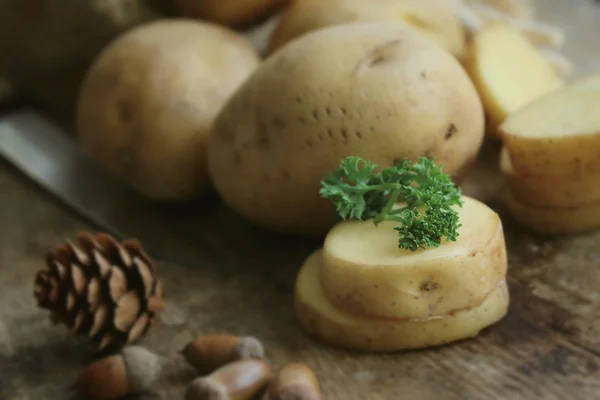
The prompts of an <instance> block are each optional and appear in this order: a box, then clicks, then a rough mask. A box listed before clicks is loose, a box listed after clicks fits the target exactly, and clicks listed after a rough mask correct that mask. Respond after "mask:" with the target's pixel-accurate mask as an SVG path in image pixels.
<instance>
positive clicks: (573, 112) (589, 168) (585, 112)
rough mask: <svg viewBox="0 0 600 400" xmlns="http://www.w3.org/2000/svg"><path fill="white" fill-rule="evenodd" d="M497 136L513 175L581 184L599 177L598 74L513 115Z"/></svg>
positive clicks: (599, 110) (599, 116)
mask: <svg viewBox="0 0 600 400" xmlns="http://www.w3.org/2000/svg"><path fill="white" fill-rule="evenodd" d="M500 132H501V134H502V138H503V142H504V144H505V146H506V148H507V149H508V152H509V154H510V158H511V161H512V165H513V167H514V170H515V172H516V173H517V174H519V175H533V176H536V175H538V176H539V175H550V176H563V177H565V179H572V178H575V179H578V178H579V179H581V176H582V175H583V174H586V175H587V174H590V173H592V174H593V173H600V74H598V75H592V76H589V77H586V78H583V79H580V80H578V81H576V82H574V83H572V84H570V85H568V86H566V87H564V88H562V89H560V90H557V91H554V92H553V93H550V94H548V95H546V96H543V97H542V98H540V99H538V100H536V101H534V102H533V103H532V104H529V105H528V106H526V107H524V108H522V109H521V110H519V111H517V112H515V113H513V114H512V115H511V116H510V117H509V118H507V120H506V121H505V122H504V123H503V124H502V125H501V127H500Z"/></svg>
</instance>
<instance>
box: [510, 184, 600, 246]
mask: <svg viewBox="0 0 600 400" xmlns="http://www.w3.org/2000/svg"><path fill="white" fill-rule="evenodd" d="M504 202H505V204H506V207H507V208H508V210H509V211H510V213H511V214H512V216H513V218H514V219H515V220H516V221H517V222H519V223H520V224H522V225H524V226H526V227H528V228H529V229H531V230H532V231H534V232H537V233H541V234H548V235H571V234H580V233H586V232H590V231H593V230H596V229H599V228H600V201H599V202H596V203H592V204H586V205H582V206H572V207H535V206H530V205H527V204H523V203H522V202H521V201H520V200H517V199H516V198H515V196H514V195H513V194H512V193H511V192H510V190H507V191H505V193H504Z"/></svg>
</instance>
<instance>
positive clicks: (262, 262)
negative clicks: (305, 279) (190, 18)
mask: <svg viewBox="0 0 600 400" xmlns="http://www.w3.org/2000/svg"><path fill="white" fill-rule="evenodd" d="M496 156H497V147H496V146H493V145H487V146H486V148H485V150H484V152H483V153H482V155H481V157H480V158H481V159H480V161H479V163H478V165H477V167H476V169H475V170H474V171H473V173H472V174H471V178H470V180H469V181H467V183H466V184H465V191H466V192H467V193H468V194H472V195H474V196H476V197H479V198H481V199H482V200H484V201H486V202H487V203H488V204H490V205H491V206H492V207H494V208H496V209H497V210H498V211H499V213H500V214H501V216H502V219H503V223H504V226H505V230H506V239H507V245H508V249H509V281H508V282H509V286H510V292H511V308H510V312H509V314H508V316H507V317H506V318H505V319H503V320H502V321H501V322H500V323H498V324H497V325H495V326H493V327H491V328H489V329H487V330H485V331H484V332H482V333H481V334H480V335H479V336H478V337H476V338H474V339H471V340H467V341H462V342H460V343H456V344H453V345H448V346H444V347H439V348H432V349H426V350H421V351H411V352H404V353H397V354H388V355H376V354H361V353H354V352H349V351H343V350H339V349H334V348H330V347H327V346H324V345H321V344H320V343H318V342H316V341H314V340H312V339H311V338H309V337H307V336H306V335H305V334H304V333H303V332H302V331H301V330H300V328H299V325H298V322H297V320H296V317H295V315H294V312H293V308H292V289H293V283H294V279H295V276H296V271H297V270H298V267H299V265H300V263H301V262H302V260H303V258H304V257H306V256H307V255H308V254H309V253H310V251H311V250H313V249H314V248H316V247H317V246H319V241H317V240H305V239H299V238H293V237H281V236H277V235H274V234H272V233H269V232H263V231H260V230H258V229H256V228H254V227H251V226H250V225H248V224H246V223H245V222H244V221H242V220H241V219H239V218H238V217H236V216H235V215H233V214H231V213H229V212H228V211H227V210H226V209H224V208H223V206H222V205H220V204H218V203H217V204H214V205H212V206H210V207H212V208H210V209H209V210H208V211H207V220H206V221H207V222H206V223H207V226H206V228H205V232H208V233H210V232H212V235H211V234H206V235H203V237H202V239H201V242H202V243H199V245H202V246H205V247H206V260H205V262H204V263H202V265H197V266H195V267H186V266H182V265H173V264H167V263H158V267H159V271H160V274H161V276H162V278H163V279H164V281H165V293H166V294H165V296H166V299H167V308H166V310H165V312H164V313H163V315H162V317H161V318H160V321H159V323H158V324H157V325H156V326H155V327H154V328H153V329H152V330H151V331H150V333H149V334H148V335H147V337H146V338H145V339H144V340H143V341H142V342H141V344H144V345H146V346H147V347H148V348H149V349H151V350H153V351H156V352H157V353H159V354H161V355H162V356H164V357H165V359H166V360H167V367H166V369H165V371H164V373H163V375H162V376H161V379H160V381H159V382H157V385H156V387H155V388H154V389H153V392H152V393H148V394H145V395H144V396H145V397H144V396H140V397H137V398H139V399H161V398H162V399H178V398H182V397H183V391H184V389H185V385H186V384H187V383H188V382H189V381H190V380H191V379H192V378H193V377H194V376H195V375H194V373H193V371H192V370H191V368H190V367H188V366H186V365H185V363H184V362H183V360H182V359H181V357H180V356H179V354H178V352H179V350H181V348H182V347H183V346H184V345H185V343H186V342H187V341H188V340H190V339H191V338H192V337H193V336H194V335H196V334H199V333H207V332H231V333H234V334H252V335H256V336H258V337H259V338H260V339H261V340H263V341H264V343H265V346H266V347H267V353H268V358H269V360H270V362H271V363H272V365H273V366H274V367H275V368H279V367H281V366H282V365H283V364H285V363H288V362H296V361H301V362H305V363H307V364H308V365H309V366H310V367H311V368H313V369H314V371H315V373H316V374H317V376H318V378H319V379H320V381H321V384H322V387H323V391H324V395H325V397H324V398H325V399H331V400H354V399H356V400H361V399H369V400H380V399H407V400H412V399H415V400H430V399H431V400H434V399H435V400H438V399H448V400H465V399H510V400H515V399H527V400H532V399H544V400H553V399H586V400H587V399H595V398H598V397H599V396H600V379H598V376H599V374H600V371H599V369H600V294H599V291H598V288H600V269H599V268H598V266H599V265H600V233H596V234H590V235H586V236H580V237H571V238H543V237H539V236H535V235H533V234H531V233H529V232H526V231H524V230H523V229H521V228H520V227H518V226H517V225H515V224H514V222H513V221H512V219H511V218H510V217H509V216H508V215H506V213H505V212H504V210H503V208H502V207H501V206H500V205H498V204H497V203H496V202H495V200H494V199H495V198H496V193H497V192H498V189H499V187H500V186H501V184H502V182H501V181H500V180H499V178H498V176H497V175H494V174H493V173H491V172H490V171H495V165H497V164H495V163H496V161H497V160H496ZM0 221H2V230H1V231H0V265H1V266H0V399H7V400H17V399H18V400H25V399H31V400H50V399H52V400H55V399H68V398H70V397H69V396H70V395H69V393H68V389H67V387H68V386H69V385H70V384H71V382H72V381H73V378H74V376H75V374H76V373H77V372H78V371H79V370H80V369H81V368H82V367H83V366H84V365H85V364H86V363H87V362H89V361H91V360H92V359H93V358H94V354H93V352H92V349H90V348H89V347H88V346H87V345H86V344H85V343H84V342H82V341H77V340H74V339H71V338H70V336H69V334H68V333H67V332H66V330H65V328H64V327H62V326H54V325H52V324H51V323H50V321H49V319H48V315H47V313H46V312H44V311H43V310H39V309H37V308H36V306H35V303H34V298H33V286H32V279H33V275H34V273H35V271H36V270H37V269H39V268H42V266H43V257H44V255H45V253H46V251H47V250H48V249H50V248H52V247H54V246H56V245H58V244H60V243H61V242H62V241H63V240H65V239H67V238H73V237H74V236H75V235H76V234H77V233H78V232H79V231H81V230H95V228H94V227H93V226H90V225H88V224H87V223H85V222H83V221H82V220H80V219H78V218H77V217H75V216H74V214H72V213H71V212H70V211H69V210H67V209H65V208H63V207H62V206H61V205H60V204H59V203H57V202H56V201H55V200H54V199H52V198H50V197H49V196H48V195H47V194H45V193H44V192H43V191H41V190H40V189H38V188H37V187H36V186H35V185H33V184H32V183H30V182H29V181H27V180H26V179H25V178H24V177H22V176H21V175H20V174H19V173H18V172H17V171H15V170H13V169H12V167H10V166H9V165H7V164H6V163H4V162H1V163H0Z"/></svg>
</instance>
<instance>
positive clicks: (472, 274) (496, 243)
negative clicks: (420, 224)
mask: <svg viewBox="0 0 600 400" xmlns="http://www.w3.org/2000/svg"><path fill="white" fill-rule="evenodd" d="M464 200H465V202H464V205H463V207H462V208H460V209H459V216H460V221H461V223H462V224H463V226H462V227H461V228H459V237H458V239H457V241H456V242H446V243H444V244H443V245H442V246H440V247H438V248H430V249H427V250H423V249H420V250H417V251H416V252H412V251H410V250H401V249H399V248H398V234H397V233H396V232H395V231H394V227H395V226H396V225H397V223H395V222H383V223H381V224H379V225H378V226H375V224H373V222H372V221H345V222H342V223H340V224H338V225H336V226H335V227H334V228H333V229H332V230H331V231H330V232H329V234H328V235H327V238H326V240H325V244H324V250H323V265H322V272H321V275H322V285H323V290H324V292H325V296H326V297H327V298H328V299H329V301H330V302H331V303H332V304H333V305H334V306H336V307H337V308H339V309H342V310H345V311H347V312H350V313H352V314H357V315H363V316H370V317H380V318H399V319H402V318H429V317H434V316H443V315H446V314H448V313H453V312H457V311H460V310H465V309H471V308H474V307H476V306H478V305H479V304H481V302H482V301H483V300H484V299H485V298H486V297H487V296H488V295H489V293H490V292H491V291H493V290H494V289H495V288H496V287H497V285H498V284H499V282H501V281H502V280H504V278H505V275H506V248H505V243H504V235H503V230H502V223H501V221H500V218H499V217H498V215H497V214H496V213H495V212H494V211H493V210H491V209H490V208H489V207H487V206H486V205H485V204H483V203H480V202H479V201H477V200H474V199H471V198H469V197H464Z"/></svg>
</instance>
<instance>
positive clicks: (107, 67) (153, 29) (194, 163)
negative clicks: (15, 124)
mask: <svg viewBox="0 0 600 400" xmlns="http://www.w3.org/2000/svg"><path fill="white" fill-rule="evenodd" d="M258 63H259V58H258V55H257V54H256V52H255V50H254V49H253V48H252V46H251V45H250V44H249V43H248V42H247V41H246V40H245V39H243V38H242V37H241V36H238V34H236V33H235V32H232V31H230V30H227V29H226V28H223V27H220V26H217V25H213V24H210V23H204V22H199V21H191V20H162V21H159V22H153V23H149V24H146V25H143V26H140V27H138V28H136V29H133V30H131V31H129V32H128V33H126V34H125V35H123V36H121V37H120V38H118V39H117V40H115V41H114V42H113V43H111V44H110V45H109V46H107V48H105V50H104V51H103V52H102V53H101V54H100V55H99V56H98V58H97V59H96V60H95V62H94V64H93V66H92V67H91V69H90V70H89V71H88V73H87V75H86V77H85V80H84V83H83V85H82V87H81V91H80V96H79V104H78V109H77V120H76V124H77V133H78V135H79V137H80V139H81V143H82V146H83V148H84V150H85V152H86V153H87V154H88V155H89V157H90V158H91V159H92V160H93V161H94V162H96V163H97V164H98V165H100V166H102V167H103V168H104V169H105V170H107V171H108V172H109V173H111V174H113V175H115V176H116V177H118V178H120V179H122V180H123V181H125V182H127V183H128V184H129V185H131V186H132V187H133V188H134V189H136V190H137V191H138V192H139V193H141V194H143V195H144V196H146V197H148V198H150V199H153V200H159V201H181V200H188V199H191V198H194V197H197V196H199V195H201V194H202V193H204V192H205V191H206V190H207V189H208V188H209V187H210V185H209V179H208V174H207V171H206V141H207V136H208V134H209V130H210V126H211V125H212V122H213V120H214V117H215V116H216V114H217V113H218V111H219V110H220V108H221V107H222V105H223V104H224V103H225V101H226V100H227V98H228V97H229V96H230V95H231V93H233V92H234V90H235V89H237V87H238V86H239V85H240V84H241V83H242V82H243V81H244V80H245V79H246V78H247V77H248V76H249V75H250V74H251V72H252V71H253V70H254V69H255V68H256V66H257V65H258Z"/></svg>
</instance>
